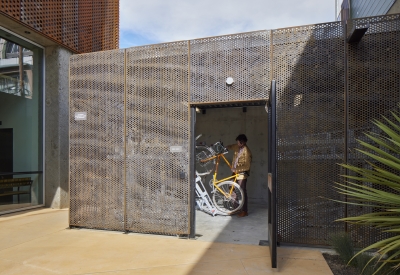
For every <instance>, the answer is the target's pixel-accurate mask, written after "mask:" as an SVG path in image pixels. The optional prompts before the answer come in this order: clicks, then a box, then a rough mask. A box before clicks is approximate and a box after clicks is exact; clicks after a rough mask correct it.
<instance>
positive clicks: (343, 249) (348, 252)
mask: <svg viewBox="0 0 400 275" xmlns="http://www.w3.org/2000/svg"><path fill="white" fill-rule="evenodd" d="M328 243H329V244H330V245H331V246H332V248H333V249H334V250H335V252H336V253H337V254H338V255H339V257H340V259H341V260H342V261H343V262H344V263H346V264H347V263H349V262H350V260H351V258H353V256H354V247H353V243H352V241H351V238H350V236H349V235H348V234H346V233H337V234H334V235H331V236H330V237H329V239H328Z"/></svg>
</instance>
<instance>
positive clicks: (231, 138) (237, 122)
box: [195, 107, 268, 211]
mask: <svg viewBox="0 0 400 275" xmlns="http://www.w3.org/2000/svg"><path fill="white" fill-rule="evenodd" d="M195 132H196V133H195V134H196V136H197V135H199V134H202V136H201V137H200V138H199V139H198V140H197V142H205V143H206V144H207V145H210V144H213V143H215V142H217V141H222V142H223V144H224V145H229V144H233V143H236V141H235V138H236V137H237V136H238V135H239V134H245V135H246V136H247V139H248V141H247V145H248V147H249V148H250V150H251V152H252V155H253V160H252V163H251V174H250V177H249V178H248V181H247V192H248V200H249V203H255V204H266V203H267V188H268V184H267V175H268V114H267V112H266V111H265V108H264V107H247V111H246V112H243V109H242V108H222V109H208V110H206V113H205V114H202V113H198V114H197V115H196V126H195ZM226 156H227V159H228V160H229V162H231V161H232V156H233V153H232V152H229V153H228V154H227V155H226ZM219 169H220V170H219V172H218V178H222V177H227V176H230V174H231V172H230V169H229V167H228V166H227V165H225V164H223V165H221V166H220V168H219ZM211 179H212V175H208V176H207V177H206V178H205V181H204V183H205V185H206V186H208V182H209V181H210V180H211ZM249 211H251V209H249Z"/></svg>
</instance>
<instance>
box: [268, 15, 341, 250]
mask: <svg viewBox="0 0 400 275" xmlns="http://www.w3.org/2000/svg"><path fill="white" fill-rule="evenodd" d="M342 24H343V23H341V22H335V23H328V24H320V25H313V26H304V27H298V28H289V29H280V30H275V31H273V58H274V59H273V64H274V70H273V74H274V79H276V81H277V85H276V86H277V102H278V103H277V104H278V106H277V111H276V112H277V128H278V129H277V142H278V144H277V146H278V148H277V153H278V176H277V179H278V180H277V182H278V193H277V197H278V239H279V238H280V240H281V241H283V242H289V243H299V242H300V243H301V242H303V241H306V242H307V243H309V244H321V240H325V239H326V237H327V236H328V235H329V233H333V232H335V231H336V232H337V231H344V226H343V224H340V223H335V222H334V220H336V219H338V218H340V217H342V216H343V214H344V212H343V210H344V207H343V206H342V205H338V204H337V203H336V204H335V203H332V202H330V201H328V200H327V199H324V198H321V196H323V197H329V198H333V199H339V198H338V196H337V195H336V194H337V193H335V192H332V190H333V189H332V188H330V187H331V185H332V184H333V182H334V181H338V175H339V174H340V170H339V166H338V165H337V163H340V162H343V160H344V111H345V105H344V104H345V101H344V85H345V83H344V79H345V74H344V66H345V63H344V61H345V60H344V57H345V56H344V53H345V51H344V50H345V49H344V41H343V25H342Z"/></svg>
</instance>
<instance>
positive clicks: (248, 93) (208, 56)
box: [190, 31, 270, 103]
mask: <svg viewBox="0 0 400 275" xmlns="http://www.w3.org/2000/svg"><path fill="white" fill-rule="evenodd" d="M269 47H270V31H259V32H249V33H241V34H234V35H226V36H218V37H210V38H203V39H197V40H192V41H190V60H191V62H190V73H191V78H190V86H191V87H190V92H191V95H190V100H191V103H210V102H233V101H251V100H259V99H266V98H267V97H268V91H269V82H270V62H269V55H270V51H269ZM228 77H232V78H233V80H234V81H235V82H234V83H233V84H232V85H227V84H226V79H227V78H228Z"/></svg>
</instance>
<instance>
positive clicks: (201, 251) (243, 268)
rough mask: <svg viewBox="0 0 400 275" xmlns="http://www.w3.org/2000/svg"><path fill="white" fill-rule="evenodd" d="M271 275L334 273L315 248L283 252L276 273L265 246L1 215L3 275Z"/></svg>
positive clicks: (64, 213)
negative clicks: (83, 226)
mask: <svg viewBox="0 0 400 275" xmlns="http://www.w3.org/2000/svg"><path fill="white" fill-rule="evenodd" d="M249 217H250V216H249ZM233 218H234V217H232V219H233ZM245 218H247V217H245ZM245 218H243V219H245ZM234 221H235V220H234ZM235 222H236V221H235ZM229 228H231V227H229ZM235 233H236V232H235ZM228 235H229V234H228ZM217 239H218V237H217ZM221 239H222V240H223V239H224V238H222V237H221ZM239 239H240V240H241V241H242V240H243V241H245V240H246V241H249V240H248V239H247V238H239ZM254 239H256V238H254ZM257 239H258V238H257ZM271 273H279V274H282V275H286V274H296V275H302V274H304V275H306V274H307V275H313V274H315V275H317V274H318V275H324V274H332V272H331V271H330V269H329V267H328V265H327V264H326V262H325V260H324V258H323V256H322V254H321V252H320V251H318V250H315V249H304V248H278V269H272V268H271V266H270V258H269V249H268V247H265V246H258V245H248V244H232V243H221V242H210V241H206V237H204V238H203V240H202V237H199V238H198V239H197V240H188V239H179V238H177V237H167V236H156V235H143V234H123V233H121V232H109V231H100V230H97V231H96V230H85V229H81V230H78V229H72V230H70V229H68V210H52V209H38V210H31V211H27V212H19V213H14V214H7V215H3V216H0V274H7V275H11V274H29V275H35V274H40V275H50V274H103V275H111V274H112V275H128V274H133V275H136V274H137V275H139V274H140V275H141V274H148V275H169V274H171V275H189V274H193V275H200V274H207V275H208V274H212V275H213V274H223V275H226V274H240V275H243V274H244V275H259V274H271Z"/></svg>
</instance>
